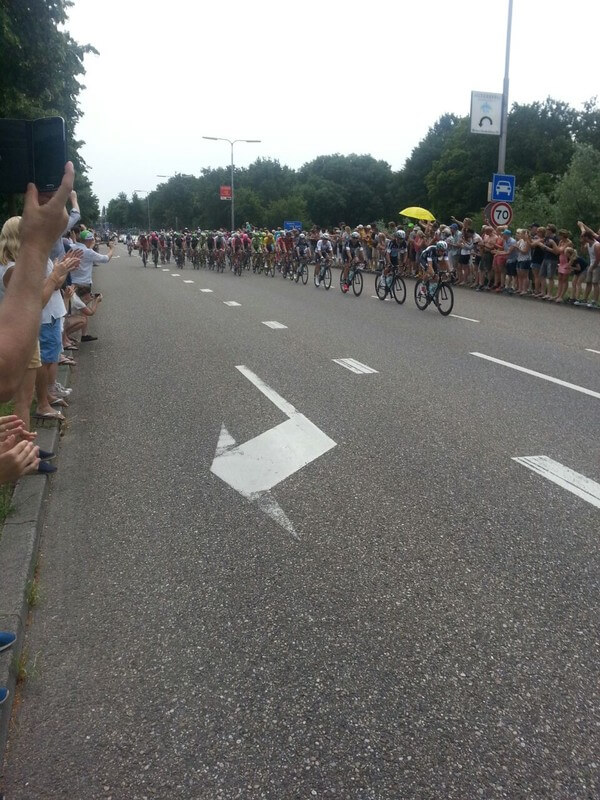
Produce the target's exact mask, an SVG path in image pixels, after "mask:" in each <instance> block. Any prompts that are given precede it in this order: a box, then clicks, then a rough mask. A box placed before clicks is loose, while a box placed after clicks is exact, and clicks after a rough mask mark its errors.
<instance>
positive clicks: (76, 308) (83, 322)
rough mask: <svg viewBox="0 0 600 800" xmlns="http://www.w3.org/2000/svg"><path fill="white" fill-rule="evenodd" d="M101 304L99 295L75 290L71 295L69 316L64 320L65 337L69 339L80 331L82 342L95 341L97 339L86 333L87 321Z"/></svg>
mask: <svg viewBox="0 0 600 800" xmlns="http://www.w3.org/2000/svg"><path fill="white" fill-rule="evenodd" d="M70 288H71V289H74V287H70ZM101 302H102V295H101V294H94V295H91V294H90V293H89V292H87V291H86V290H84V289H75V291H74V292H73V293H72V295H71V314H70V315H69V316H68V317H67V318H66V320H65V333H66V335H67V336H69V337H70V336H72V335H73V334H74V333H76V332H77V331H81V334H82V335H81V341H82V342H93V341H95V340H96V339H97V338H98V337H97V336H90V335H89V334H88V332H87V326H88V319H89V318H90V317H93V316H94V314H95V313H96V311H97V310H98V305H99V304H100V303H101Z"/></svg>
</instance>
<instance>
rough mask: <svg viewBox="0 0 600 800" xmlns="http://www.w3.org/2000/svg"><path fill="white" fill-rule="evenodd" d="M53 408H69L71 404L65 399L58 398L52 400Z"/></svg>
mask: <svg viewBox="0 0 600 800" xmlns="http://www.w3.org/2000/svg"><path fill="white" fill-rule="evenodd" d="M50 405H51V406H61V408H68V407H69V404H68V403H67V402H65V399H64V398H63V397H57V398H55V399H54V400H50Z"/></svg>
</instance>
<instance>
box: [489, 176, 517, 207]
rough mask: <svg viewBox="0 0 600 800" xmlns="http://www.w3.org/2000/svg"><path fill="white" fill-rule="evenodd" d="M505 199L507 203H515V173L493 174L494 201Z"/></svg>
mask: <svg viewBox="0 0 600 800" xmlns="http://www.w3.org/2000/svg"><path fill="white" fill-rule="evenodd" d="M501 200H504V201H505V202H507V203H514V200H515V176H514V175H499V174H498V173H496V172H495V173H494V174H493V175H492V203H498V202H500V201H501Z"/></svg>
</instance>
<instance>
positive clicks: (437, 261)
mask: <svg viewBox="0 0 600 800" xmlns="http://www.w3.org/2000/svg"><path fill="white" fill-rule="evenodd" d="M420 265H421V267H422V268H423V270H424V271H425V279H426V280H427V281H432V280H434V279H435V277H436V276H437V275H438V274H439V272H440V271H441V272H448V270H449V267H450V265H449V263H448V245H447V244H446V242H445V241H444V240H443V239H440V240H439V242H436V243H435V244H431V245H429V247H426V248H425V250H423V252H422V253H421V258H420ZM436 286H437V281H435V282H434V283H433V284H430V286H429V291H430V293H433V292H434V291H435V288H436Z"/></svg>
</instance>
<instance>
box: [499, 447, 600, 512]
mask: <svg viewBox="0 0 600 800" xmlns="http://www.w3.org/2000/svg"><path fill="white" fill-rule="evenodd" d="M513 461H516V462H517V463H518V464H522V465H523V466H524V467H527V469H530V470H531V471H532V472H536V473H537V474H538V475H541V476H542V477H543V478H546V479H547V480H549V481H552V483H556V484H557V485H558V486H562V488H563V489H567V490H568V491H569V492H572V493H573V494H575V495H577V497H581V499H582V500H586V501H587V502H588V503H591V504H592V505H593V506H595V507H596V508H600V483H596V481H593V480H591V479H590V478H586V477H585V475H581V474H580V473H579V472H575V470H572V469H570V468H569V467H565V466H564V464H561V463H560V462H559V461H554V460H553V459H552V458H548V456H521V457H519V458H513Z"/></svg>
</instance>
